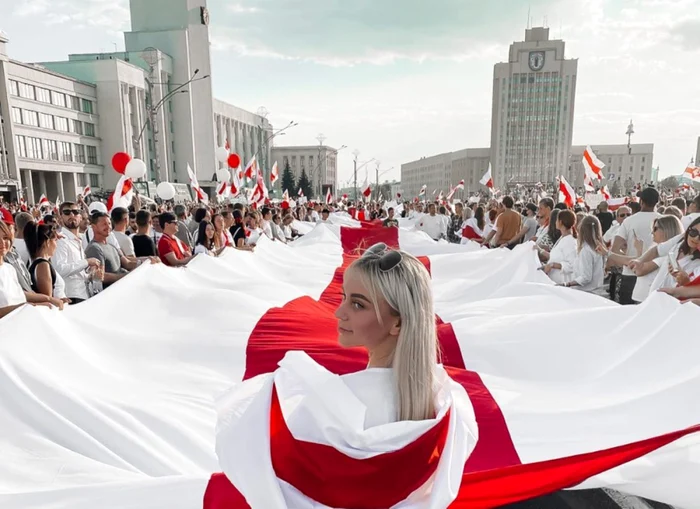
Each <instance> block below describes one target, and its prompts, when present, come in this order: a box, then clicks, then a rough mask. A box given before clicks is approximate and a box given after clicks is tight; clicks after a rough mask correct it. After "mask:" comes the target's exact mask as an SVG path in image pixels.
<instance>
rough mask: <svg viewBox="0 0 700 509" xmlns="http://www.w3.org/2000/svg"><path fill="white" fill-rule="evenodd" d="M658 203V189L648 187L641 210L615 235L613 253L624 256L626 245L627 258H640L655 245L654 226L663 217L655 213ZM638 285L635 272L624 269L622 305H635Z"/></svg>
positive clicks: (642, 195) (643, 195)
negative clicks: (635, 292)
mask: <svg viewBox="0 0 700 509" xmlns="http://www.w3.org/2000/svg"><path fill="white" fill-rule="evenodd" d="M657 203H659V192H658V191H657V190H656V189H654V188H653V187H647V188H646V189H645V190H644V191H642V192H641V196H640V204H641V210H640V211H639V212H637V213H636V214H633V215H631V216H630V217H628V218H627V219H626V220H625V222H624V223H622V226H620V229H619V230H617V232H616V233H615V239H614V240H613V245H612V252H613V253H615V254H624V251H623V249H622V247H623V246H624V245H626V246H627V253H626V254H627V256H632V257H633V258H638V257H640V256H642V255H643V254H644V253H645V252H646V250H647V249H649V247H651V245H652V243H653V241H652V225H653V224H654V221H655V220H656V219H657V218H659V217H661V215H660V214H658V213H657V212H655V211H654V209H655V208H656V204H657ZM640 242H641V243H640ZM640 248H641V250H640ZM636 283H637V276H636V274H635V273H634V271H633V270H632V269H631V268H630V267H627V266H626V267H623V269H622V281H621V285H620V295H619V296H620V304H634V300H633V299H632V294H633V293H634V285H635V284H636Z"/></svg>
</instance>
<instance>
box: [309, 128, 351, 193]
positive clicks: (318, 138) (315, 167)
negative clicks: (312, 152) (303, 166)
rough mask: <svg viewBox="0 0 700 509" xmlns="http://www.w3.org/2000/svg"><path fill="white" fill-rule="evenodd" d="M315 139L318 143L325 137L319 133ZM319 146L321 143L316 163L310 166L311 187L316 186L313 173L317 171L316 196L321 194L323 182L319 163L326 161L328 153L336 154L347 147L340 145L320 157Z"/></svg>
mask: <svg viewBox="0 0 700 509" xmlns="http://www.w3.org/2000/svg"><path fill="white" fill-rule="evenodd" d="M316 139H317V140H319V143H322V140H325V139H326V138H325V136H323V135H322V134H319V135H318V137H317V138H316ZM321 146H322V145H319V149H318V159H317V162H316V165H315V166H314V167H313V168H311V183H312V186H313V187H316V186H315V175H316V172H317V171H318V187H316V192H317V193H318V196H319V197H320V196H321V194H322V192H323V184H322V179H321V165H322V164H323V162H324V161H325V162H326V163H327V161H328V156H330V155H338V152H340V151H341V150H343V149H346V148H348V146H347V145H342V146H341V147H340V148H338V149H335V150H331V151H329V152H326V155H325V157H324V158H322V157H321Z"/></svg>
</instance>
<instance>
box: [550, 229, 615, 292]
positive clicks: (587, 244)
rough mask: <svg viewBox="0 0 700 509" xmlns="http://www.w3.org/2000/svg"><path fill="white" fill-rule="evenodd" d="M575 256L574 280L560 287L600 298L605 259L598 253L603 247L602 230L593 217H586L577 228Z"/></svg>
mask: <svg viewBox="0 0 700 509" xmlns="http://www.w3.org/2000/svg"><path fill="white" fill-rule="evenodd" d="M576 248H577V252H578V254H577V256H576V261H575V262H574V278H573V279H572V280H571V281H569V282H568V283H563V284H562V285H561V286H566V287H569V288H576V289H577V290H582V291H584V292H589V293H596V294H599V295H601V296H602V294H603V291H604V289H603V282H604V280H605V258H604V256H603V255H602V254H601V253H600V252H599V250H600V249H605V246H604V245H603V229H602V228H601V226H600V221H599V220H598V218H597V217H595V216H586V217H584V218H583V219H582V220H581V223H580V224H579V226H578V238H577V246H576Z"/></svg>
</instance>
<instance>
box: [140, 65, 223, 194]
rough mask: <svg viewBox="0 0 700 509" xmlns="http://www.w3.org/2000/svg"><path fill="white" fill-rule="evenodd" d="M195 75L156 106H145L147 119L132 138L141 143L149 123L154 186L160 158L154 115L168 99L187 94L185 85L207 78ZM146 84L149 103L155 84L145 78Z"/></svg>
mask: <svg viewBox="0 0 700 509" xmlns="http://www.w3.org/2000/svg"><path fill="white" fill-rule="evenodd" d="M197 74H199V69H195V70H194V73H192V76H191V77H190V79H189V80H187V81H186V82H185V83H183V84H181V85H179V86H178V87H176V88H175V89H173V90H171V91H170V92H168V93H167V94H166V95H165V96H163V98H162V99H161V100H160V101H158V103H157V104H155V105H151V106H147V110H148V111H147V113H148V118H147V119H146V121H145V122H144V123H143V126H142V127H141V131H140V132H139V135H138V136H137V137H136V138H134V142H135V143H137V144H139V143H141V139H142V138H143V134H144V132H145V131H146V127H147V126H148V124H149V123H150V124H151V131H152V133H153V152H154V153H153V156H154V157H153V159H154V161H155V176H156V184H158V183H160V157H159V154H158V132H159V131H158V128H157V125H158V124H157V119H156V115H157V114H158V110H160V109H161V108H162V107H163V105H164V104H165V102H166V101H167V100H168V99H170V98H172V97H174V96H175V95H176V94H185V93H187V92H189V90H184V88H185V87H186V86H187V85H189V84H191V83H194V82H195V81H202V80H205V79H208V78H209V75H208V74H207V75H205V76H199V77H198V76H197ZM146 83H148V88H149V95H150V97H151V101H152V100H153V86H154V85H156V84H157V83H156V82H153V81H151V80H149V79H148V78H146Z"/></svg>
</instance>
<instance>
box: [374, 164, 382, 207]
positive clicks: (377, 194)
mask: <svg viewBox="0 0 700 509" xmlns="http://www.w3.org/2000/svg"><path fill="white" fill-rule="evenodd" d="M381 164H382V163H381V162H380V161H377V167H376V168H375V169H374V171H375V184H374V185H375V187H374V192H375V196H374V199H375V200H377V201H379V166H380V165H381Z"/></svg>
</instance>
